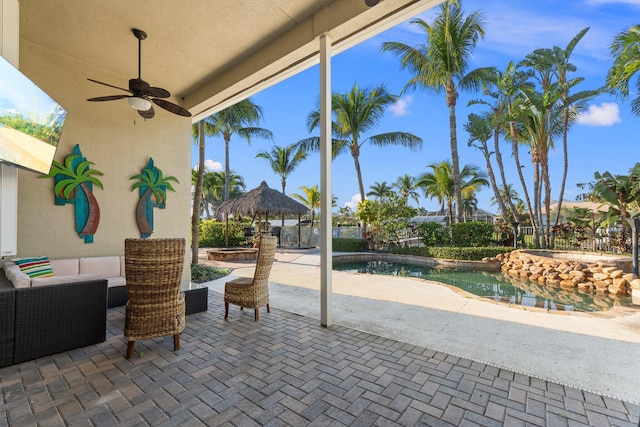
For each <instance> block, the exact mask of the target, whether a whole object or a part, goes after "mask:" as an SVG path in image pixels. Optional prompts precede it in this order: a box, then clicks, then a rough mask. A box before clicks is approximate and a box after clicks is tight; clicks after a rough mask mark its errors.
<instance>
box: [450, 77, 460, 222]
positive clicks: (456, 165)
mask: <svg viewBox="0 0 640 427" xmlns="http://www.w3.org/2000/svg"><path fill="white" fill-rule="evenodd" d="M446 90H447V106H448V107H449V144H450V145H451V163H452V164H453V190H454V192H455V195H456V222H460V220H461V219H462V208H463V207H462V183H461V182H460V158H459V156H458V134H457V131H456V97H457V94H456V93H455V87H454V86H453V82H449V84H448V85H447V89H446Z"/></svg>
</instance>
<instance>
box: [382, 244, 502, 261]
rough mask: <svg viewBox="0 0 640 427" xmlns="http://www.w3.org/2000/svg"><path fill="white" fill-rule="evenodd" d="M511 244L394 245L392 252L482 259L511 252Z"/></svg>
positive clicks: (447, 257)
mask: <svg viewBox="0 0 640 427" xmlns="http://www.w3.org/2000/svg"><path fill="white" fill-rule="evenodd" d="M512 250H513V248H512V247H510V246H488V247H474V248H461V247H455V246H439V247H406V248H405V247H399V246H398V247H394V248H392V249H391V253H394V254H400V255H415V256H424V257H431V258H442V259H457V260H464V261H481V260H482V258H491V257H494V256H496V255H498V254H503V253H507V252H511V251H512Z"/></svg>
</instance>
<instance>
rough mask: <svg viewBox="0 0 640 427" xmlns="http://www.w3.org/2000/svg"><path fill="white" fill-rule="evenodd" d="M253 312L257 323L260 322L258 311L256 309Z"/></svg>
mask: <svg viewBox="0 0 640 427" xmlns="http://www.w3.org/2000/svg"><path fill="white" fill-rule="evenodd" d="M253 311H254V312H255V318H256V322H257V321H258V320H260V315H259V314H258V309H257V308H256V309H254V310H253Z"/></svg>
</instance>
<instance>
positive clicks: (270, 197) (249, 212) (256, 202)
mask: <svg viewBox="0 0 640 427" xmlns="http://www.w3.org/2000/svg"><path fill="white" fill-rule="evenodd" d="M216 211H217V213H220V214H224V215H225V220H226V221H227V227H226V228H225V245H228V244H229V241H228V239H229V227H228V218H229V215H230V214H232V215H244V216H251V217H255V216H256V215H258V224H260V222H261V219H262V215H265V218H266V219H265V220H266V221H268V219H269V214H270V213H271V214H298V246H300V217H301V215H302V214H305V213H307V212H309V209H308V208H307V207H306V206H305V205H303V204H302V203H300V202H297V201H295V200H293V199H292V198H291V197H289V196H287V195H286V194H282V193H281V192H280V191H278V190H274V189H272V188H269V186H268V185H267V183H266V182H265V181H262V183H261V184H260V185H259V186H258V187H256V188H254V189H253V190H250V191H248V192H247V193H245V194H243V195H242V196H240V197H238V198H235V199H231V200H227V201H226V202H224V203H222V204H221V205H220V206H218V209H217V210H216Z"/></svg>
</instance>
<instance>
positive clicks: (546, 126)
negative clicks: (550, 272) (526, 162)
mask: <svg viewBox="0 0 640 427" xmlns="http://www.w3.org/2000/svg"><path fill="white" fill-rule="evenodd" d="M522 95H523V100H524V101H523V103H522V104H521V106H520V107H521V108H520V116H519V124H520V125H521V126H522V130H523V132H524V134H525V135H526V138H527V143H528V144H529V148H530V149H531V162H532V163H533V173H534V176H533V191H534V195H533V199H534V200H533V205H534V206H533V209H534V216H535V218H536V223H535V225H534V228H536V229H537V228H538V227H540V226H541V224H543V221H542V208H543V207H544V209H545V217H546V226H545V227H543V233H542V236H541V237H542V247H543V248H546V247H547V244H548V243H550V240H549V239H550V237H551V180H550V176H549V151H550V150H551V149H552V148H553V147H554V145H555V144H554V141H555V139H556V138H557V137H558V136H560V135H562V117H563V108H562V104H561V103H560V102H558V101H559V97H560V92H559V91H558V86H557V84H555V83H554V84H552V85H551V86H550V87H549V89H547V90H546V91H544V92H538V91H536V90H524V91H522ZM543 188H544V203H543V202H542V192H543ZM536 236H537V235H536ZM537 243H538V242H536V244H537Z"/></svg>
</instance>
